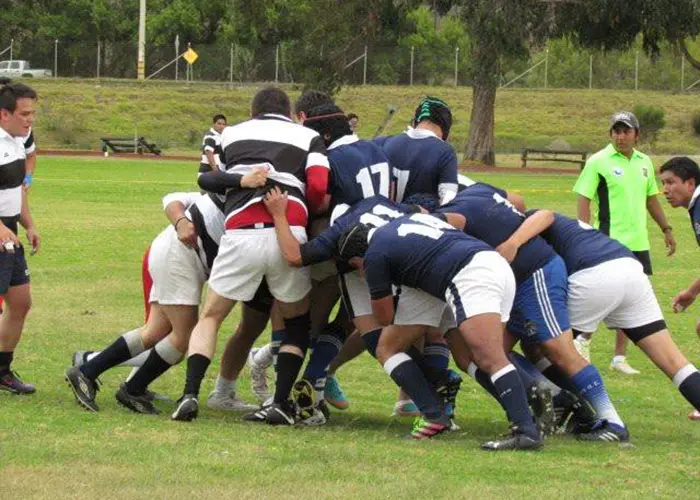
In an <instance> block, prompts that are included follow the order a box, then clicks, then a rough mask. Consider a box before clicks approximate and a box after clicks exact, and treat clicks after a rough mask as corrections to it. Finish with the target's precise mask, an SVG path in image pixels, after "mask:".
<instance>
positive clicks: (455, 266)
mask: <svg viewBox="0 0 700 500" xmlns="http://www.w3.org/2000/svg"><path fill="white" fill-rule="evenodd" d="M483 251H493V249H492V248H491V247H489V246H488V245H487V244H486V243H484V242H482V241H479V240H477V239H476V238H472V237H471V236H467V235H466V234H464V233H463V232H462V231H459V230H457V229H455V228H454V227H452V226H451V225H449V224H448V223H447V222H445V221H444V220H441V219H439V218H437V217H435V216H433V215H428V214H411V215H405V216H403V217H401V218H398V219H396V220H394V221H392V222H390V223H389V224H386V225H385V226H383V227H380V228H379V229H377V230H375V231H374V232H373V234H372V233H370V241H369V248H368V249H367V253H366V254H365V261H364V268H365V279H366V280H367V285H368V286H369V291H370V294H371V295H372V298H373V299H380V298H382V297H386V296H388V295H391V293H392V285H405V286H409V287H412V288H418V289H420V290H423V291H424V292H427V293H429V294H430V295H433V296H434V297H437V298H439V299H441V300H445V290H447V287H448V286H449V285H450V283H451V282H452V279H453V278H454V277H455V275H456V274H457V273H458V272H459V271H460V270H462V268H463V267H464V266H466V265H467V264H469V262H470V261H471V260H472V258H473V257H474V255H475V254H477V253H478V252H483Z"/></svg>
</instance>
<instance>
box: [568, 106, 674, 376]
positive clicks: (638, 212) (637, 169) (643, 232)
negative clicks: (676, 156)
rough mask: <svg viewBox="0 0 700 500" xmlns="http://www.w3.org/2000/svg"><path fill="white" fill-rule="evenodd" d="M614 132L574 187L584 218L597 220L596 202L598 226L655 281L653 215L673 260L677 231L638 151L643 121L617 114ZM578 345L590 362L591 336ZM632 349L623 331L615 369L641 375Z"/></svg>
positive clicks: (619, 334)
mask: <svg viewBox="0 0 700 500" xmlns="http://www.w3.org/2000/svg"><path fill="white" fill-rule="evenodd" d="M609 132H610V138H611V139H612V142H611V143H610V144H608V146H607V147H606V148H605V149H603V150H601V151H598V152H597V153H595V154H594V155H593V156H591V157H590V158H589V159H588V161H587V162H586V166H585V167H584V169H583V171H582V172H581V175H580V176H579V178H578V180H577V181H576V185H575V186H574V192H575V193H577V194H578V218H579V220H580V221H582V222H585V223H589V222H590V221H591V200H595V201H596V203H597V213H596V217H595V223H594V226H595V227H596V228H597V229H599V230H600V231H601V232H602V233H604V234H606V235H608V236H610V237H611V238H613V239H615V240H617V241H619V242H620V243H622V244H623V245H625V246H626V247H627V248H629V249H630V250H632V252H633V253H634V254H635V255H636V257H637V259H639V261H640V262H641V263H642V265H643V266H644V272H645V273H646V274H647V275H649V276H651V274H652V268H651V256H650V254H649V234H648V231H647V211H648V212H649V213H650V214H651V216H652V218H653V219H654V221H656V223H657V224H658V226H659V228H660V229H661V231H662V232H663V235H664V243H665V244H666V248H667V249H668V255H669V256H670V255H673V253H674V252H675V251H676V241H675V239H674V238H673V231H672V228H671V226H670V225H669V224H668V222H667V220H666V216H665V215H664V211H663V209H662V208H661V204H660V203H659V200H658V199H657V196H656V195H657V194H659V190H658V188H657V186H656V175H655V174H656V171H655V170H654V165H653V164H652V162H651V159H650V158H649V157H648V156H647V155H645V154H644V153H641V152H639V151H637V150H636V149H635V145H636V144H637V141H638V140H639V121H638V120H637V117H636V116H634V114H632V113H630V112H628V111H620V112H617V113H615V114H614V115H613V116H612V118H611V119H610V127H609ZM575 344H576V346H577V348H578V349H579V352H581V354H582V355H583V356H584V357H586V358H588V357H590V336H588V337H587V338H584V336H583V335H581V336H579V337H577V339H576V340H575ZM627 344H628V340H627V337H626V336H625V335H624V334H623V333H622V332H620V331H618V332H617V342H616V344H615V356H614V357H613V359H612V362H611V364H610V368H611V369H613V370H617V371H619V372H621V373H625V374H627V375H636V374H638V373H639V371H637V370H635V369H634V368H632V367H631V366H630V365H629V364H628V363H627V360H626V352H627Z"/></svg>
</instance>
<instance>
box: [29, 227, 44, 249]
mask: <svg viewBox="0 0 700 500" xmlns="http://www.w3.org/2000/svg"><path fill="white" fill-rule="evenodd" d="M27 241H28V242H29V244H30V245H31V246H32V249H31V250H30V252H29V255H34V254H35V253H37V252H38V251H39V247H40V245H41V238H39V233H37V231H36V228H34V227H30V228H28V229H27Z"/></svg>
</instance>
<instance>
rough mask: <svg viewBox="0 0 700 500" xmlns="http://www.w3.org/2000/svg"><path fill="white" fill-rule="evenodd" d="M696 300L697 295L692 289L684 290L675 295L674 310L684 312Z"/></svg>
mask: <svg viewBox="0 0 700 500" xmlns="http://www.w3.org/2000/svg"><path fill="white" fill-rule="evenodd" d="M693 302H695V295H693V293H692V292H691V291H690V290H683V291H682V292H680V293H679V294H678V295H676V296H675V297H673V302H672V305H673V312H676V313H678V312H683V311H685V310H686V309H687V308H688V307H690V305H691V304H692V303H693Z"/></svg>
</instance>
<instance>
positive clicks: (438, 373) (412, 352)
mask: <svg viewBox="0 0 700 500" xmlns="http://www.w3.org/2000/svg"><path fill="white" fill-rule="evenodd" d="M406 354H408V355H409V356H410V357H411V359H412V360H413V362H414V363H416V364H417V365H418V367H419V368H420V370H421V371H422V372H423V375H425V378H426V379H428V382H430V383H431V384H433V385H437V384H440V383H442V382H443V381H444V380H446V379H447V378H448V377H449V373H448V372H447V367H445V368H438V367H436V366H431V365H429V364H428V363H426V360H425V357H424V356H423V354H422V353H421V352H420V351H419V350H418V348H416V346H411V347H410V348H409V349H408V350H407V351H406Z"/></svg>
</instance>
